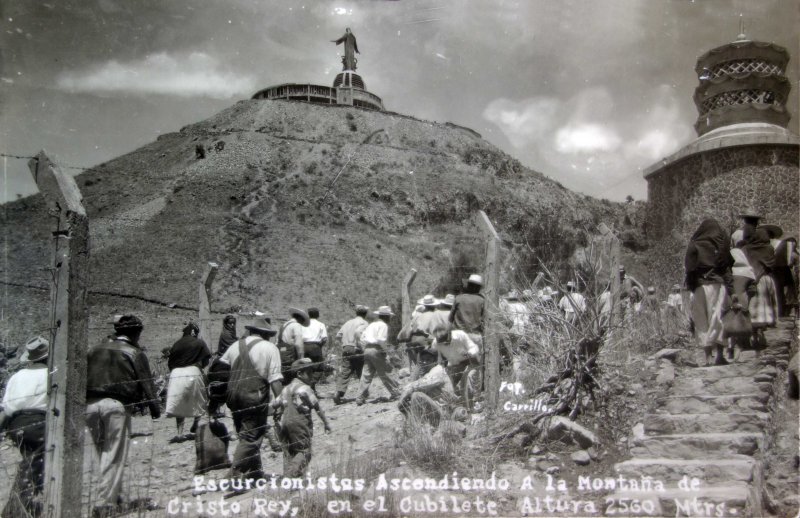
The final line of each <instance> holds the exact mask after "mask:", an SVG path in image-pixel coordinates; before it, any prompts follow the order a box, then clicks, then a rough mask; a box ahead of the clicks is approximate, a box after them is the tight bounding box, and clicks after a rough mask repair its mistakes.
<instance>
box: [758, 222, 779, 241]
mask: <svg viewBox="0 0 800 518" xmlns="http://www.w3.org/2000/svg"><path fill="white" fill-rule="evenodd" d="M758 228H760V229H761V228H763V229H764V230H766V231H767V235H768V236H769V238H770V239H778V238H779V237H781V236H782V235H783V229H782V228H781V227H779V226H778V225H759V226H758Z"/></svg>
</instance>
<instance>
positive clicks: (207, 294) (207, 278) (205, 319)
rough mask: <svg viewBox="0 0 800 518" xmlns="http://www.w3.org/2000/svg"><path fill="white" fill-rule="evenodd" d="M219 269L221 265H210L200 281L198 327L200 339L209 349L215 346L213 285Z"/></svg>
mask: <svg viewBox="0 0 800 518" xmlns="http://www.w3.org/2000/svg"><path fill="white" fill-rule="evenodd" d="M218 269H219V265H218V264H217V263H208V265H207V266H206V269H205V271H204V272H203V277H202V278H201V279H200V288H199V290H198V291H199V296H200V305H199V309H198V315H197V318H198V320H199V322H198V326H199V327H200V337H201V338H202V339H203V340H204V341H205V342H206V343H207V344H208V346H209V347H213V344H212V343H211V341H212V339H211V302H210V298H211V284H212V283H213V282H214V278H215V277H216V276H217V270H218Z"/></svg>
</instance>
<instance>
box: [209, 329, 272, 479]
mask: <svg viewBox="0 0 800 518" xmlns="http://www.w3.org/2000/svg"><path fill="white" fill-rule="evenodd" d="M255 324H256V325H248V326H244V327H245V329H246V330H248V331H249V332H250V335H249V336H246V337H245V338H242V339H241V340H239V341H238V342H236V343H235V344H233V345H232V346H230V348H228V350H227V351H226V352H225V355H223V357H222V361H224V362H227V363H229V364H230V366H231V376H230V381H228V399H227V401H226V403H227V405H228V408H230V409H231V412H233V425H234V426H235V427H236V433H237V434H238V436H239V442H238V443H237V445H236V451H235V452H234V454H233V464H232V465H231V478H262V477H263V476H264V474H263V472H262V470H261V441H262V440H263V439H264V435H265V434H268V437H269V440H270V443H271V445H272V446H273V450H278V451H279V449H280V446H279V445H278V441H277V438H275V437H273V435H274V431H273V430H272V429H271V428H269V429H268V427H269V422H268V420H267V407H268V405H269V400H270V397H269V395H270V391H272V394H273V395H274V396H276V397H277V396H278V394H280V393H281V390H282V388H283V385H282V384H281V379H282V376H281V355H280V353H279V352H278V348H277V347H275V345H273V344H272V342H269V341H268V339H269V338H270V337H272V336H275V334H276V333H277V331H275V330H274V329H272V328H271V327H270V326H269V324H267V323H266V321H264V322H263V323H262V321H257V322H256V323H255ZM273 443H274V444H273ZM241 487H242V486H238V487H236V488H235V491H240V490H241Z"/></svg>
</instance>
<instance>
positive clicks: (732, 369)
mask: <svg viewBox="0 0 800 518" xmlns="http://www.w3.org/2000/svg"><path fill="white" fill-rule="evenodd" d="M763 368H764V367H763V366H761V365H757V364H755V363H753V362H747V363H732V364H730V365H727V366H725V367H724V368H720V367H716V366H714V367H695V368H693V369H691V372H689V371H688V370H686V371H684V372H683V374H684V376H686V377H692V378H702V379H704V380H718V379H723V378H733V377H738V376H751V377H752V376H755V375H756V374H757V373H758V372H759V371H761V370H762V369H763Z"/></svg>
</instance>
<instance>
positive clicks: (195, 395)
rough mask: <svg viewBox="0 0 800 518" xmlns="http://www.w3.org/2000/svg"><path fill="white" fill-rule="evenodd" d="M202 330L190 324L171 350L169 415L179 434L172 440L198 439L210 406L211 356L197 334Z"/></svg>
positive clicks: (168, 391) (168, 389) (168, 397)
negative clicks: (197, 432)
mask: <svg viewBox="0 0 800 518" xmlns="http://www.w3.org/2000/svg"><path fill="white" fill-rule="evenodd" d="M199 333H200V329H199V328H198V327H197V325H196V324H194V323H190V324H189V325H187V326H186V327H185V328H184V329H183V336H182V337H181V339H180V340H178V341H177V342H175V344H173V346H172V348H170V352H169V363H168V365H169V369H170V374H169V385H168V387H167V414H166V415H167V417H174V418H175V420H176V425H177V435H175V437H173V438H172V439H170V442H183V441H187V440H191V439H193V438H194V431H195V430H196V428H197V423H198V421H199V419H200V416H202V415H203V414H204V413H205V412H206V409H207V408H208V394H207V391H206V384H205V380H204V377H203V370H202V369H204V368H205V366H206V365H208V362H209V360H210V358H211V351H210V350H209V348H208V345H206V343H205V342H204V341H203V340H201V339H200V338H198V337H197V335H198V334H199ZM187 417H191V418H193V419H194V422H193V423H192V427H191V429H190V430H189V432H190V433H189V434H184V433H183V430H184V426H185V423H186V418H187Z"/></svg>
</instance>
